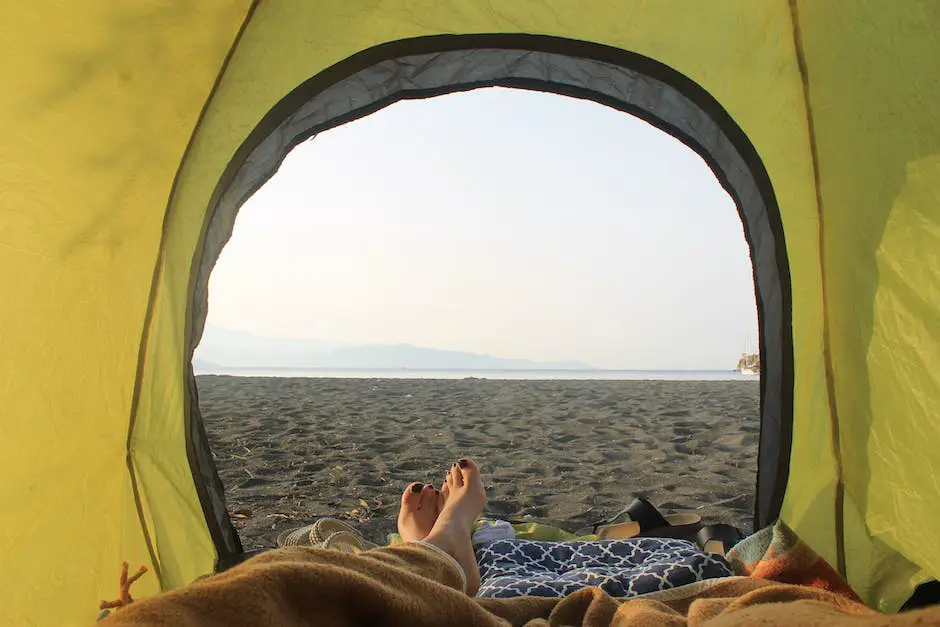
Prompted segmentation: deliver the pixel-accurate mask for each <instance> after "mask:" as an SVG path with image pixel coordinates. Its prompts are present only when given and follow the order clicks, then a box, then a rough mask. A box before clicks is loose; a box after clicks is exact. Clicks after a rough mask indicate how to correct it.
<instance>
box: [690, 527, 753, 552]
mask: <svg viewBox="0 0 940 627" xmlns="http://www.w3.org/2000/svg"><path fill="white" fill-rule="evenodd" d="M744 538H745V535H744V534H743V533H741V530H740V529H738V528H737V527H732V526H731V525H724V524H715V525H706V526H705V527H702V529H701V531H699V532H698V534H697V535H696V537H695V539H696V543H697V544H698V545H699V548H701V549H702V550H703V551H707V552H708V553H717V554H718V555H727V553H728V551H730V550H731V549H732V548H734V545H736V544H737V543H738V542H740V541H741V540H743V539H744Z"/></svg>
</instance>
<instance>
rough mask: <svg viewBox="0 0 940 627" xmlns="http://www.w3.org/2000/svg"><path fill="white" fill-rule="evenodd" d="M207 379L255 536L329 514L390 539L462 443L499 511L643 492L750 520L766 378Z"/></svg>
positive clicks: (215, 441)
mask: <svg viewBox="0 0 940 627" xmlns="http://www.w3.org/2000/svg"><path fill="white" fill-rule="evenodd" d="M197 380H198V386H199V401H200V407H201V409H202V414H203V417H204V420H205V425H206V430H207V432H208V435H209V442H210V444H211V447H212V452H213V456H214V457H215V460H216V464H217V466H218V470H219V475H220V477H221V478H222V481H223V483H224V484H225V493H226V497H227V502H228V509H229V513H230V514H231V516H232V520H233V522H234V523H235V525H236V527H237V528H238V530H239V534H240V535H241V538H242V542H243V544H244V545H245V548H246V549H249V548H270V547H273V546H274V544H275V538H276V537H277V534H278V533H280V532H281V531H283V530H284V529H288V528H291V527H296V526H299V525H302V524H306V523H308V522H312V521H313V520H315V519H316V518H319V517H323V516H332V517H337V518H341V519H345V520H348V521H350V522H351V523H353V524H354V525H355V526H357V527H358V528H359V529H361V530H362V531H363V533H364V534H365V535H366V537H368V538H370V539H372V540H373V541H376V542H383V543H384V542H385V539H386V537H387V534H388V533H389V532H391V531H394V528H395V517H396V516H397V512H398V502H399V498H400V496H401V491H402V489H403V488H404V487H405V486H406V485H407V484H408V483H410V482H411V481H424V482H429V483H434V484H437V485H439V484H440V483H441V481H442V480H443V476H444V472H445V470H446V468H447V467H448V466H449V465H450V464H452V463H453V462H454V461H455V460H456V459H457V458H458V457H460V456H462V455H470V456H473V457H475V458H476V459H477V460H478V461H479V462H480V466H481V468H482V470H483V473H484V479H485V485H486V489H487V494H488V498H489V502H488V504H487V509H486V513H487V514H489V515H491V516H496V517H502V518H511V519H524V518H531V519H535V520H539V521H543V522H550V523H553V524H555V525H557V526H560V527H562V528H564V529H567V530H569V531H579V530H584V529H585V528H587V527H589V526H590V525H591V524H592V523H594V522H597V521H598V520H602V519H604V518H605V517H606V516H609V515H611V514H613V513H615V512H617V511H618V510H620V509H621V508H622V507H624V506H625V505H626V504H628V503H629V502H630V501H631V500H632V499H633V496H634V495H635V494H643V495H646V496H647V497H648V498H649V499H650V500H651V501H652V502H654V503H656V504H657V505H658V506H659V508H660V509H661V510H662V511H663V512H664V513H665V512H685V511H691V512H695V513H698V514H701V515H702V516H703V518H705V519H706V521H713V522H727V523H731V524H734V525H737V526H738V527H740V528H741V529H743V530H745V531H746V532H749V531H750V530H751V517H752V512H753V497H754V486H755V480H756V469H757V446H758V434H759V430H760V418H759V396H760V392H759V383H758V382H757V381H701V382H699V381H499V380H486V379H462V380H414V379H410V380H409V379H286V378H261V377H257V378H256V377H222V376H200V377H198V378H197ZM588 530H589V529H588Z"/></svg>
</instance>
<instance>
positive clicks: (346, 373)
mask: <svg viewBox="0 0 940 627" xmlns="http://www.w3.org/2000/svg"><path fill="white" fill-rule="evenodd" d="M196 374H197V375H200V374H225V375H233V376H238V377H303V378H317V377H326V378H340V379H469V378H476V379H501V380H506V379H518V380H526V381H534V380H575V381H578V380H601V381H757V380H759V377H758V376H757V375H745V374H741V373H739V372H736V371H733V370H391V369H390V370H366V369H349V370H321V369H317V368H286V367H285V368H218V369H199V370H197V372H196Z"/></svg>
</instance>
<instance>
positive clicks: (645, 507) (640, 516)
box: [627, 496, 669, 532]
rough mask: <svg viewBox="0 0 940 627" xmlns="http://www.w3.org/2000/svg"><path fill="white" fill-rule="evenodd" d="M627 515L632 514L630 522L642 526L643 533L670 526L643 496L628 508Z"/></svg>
mask: <svg viewBox="0 0 940 627" xmlns="http://www.w3.org/2000/svg"><path fill="white" fill-rule="evenodd" d="M627 513H628V514H630V520H632V521H633V522H636V523H639V524H640V531H641V532H647V531H652V530H653V529H660V528H662V527H668V526H669V523H668V522H667V521H666V519H665V518H663V515H662V514H660V513H659V510H658V509H656V507H655V506H654V505H653V504H652V503H650V502H649V501H647V500H646V499H645V498H643V497H642V496H638V497H636V498H635V499H633V502H632V503H630V505H629V506H628V507H627Z"/></svg>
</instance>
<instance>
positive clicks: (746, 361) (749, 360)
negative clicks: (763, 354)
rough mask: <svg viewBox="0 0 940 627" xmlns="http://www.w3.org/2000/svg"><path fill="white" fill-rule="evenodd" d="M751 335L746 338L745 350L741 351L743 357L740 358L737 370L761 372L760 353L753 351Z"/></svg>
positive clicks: (744, 372)
mask: <svg viewBox="0 0 940 627" xmlns="http://www.w3.org/2000/svg"><path fill="white" fill-rule="evenodd" d="M753 350H754V349H753V347H752V345H751V338H750V336H748V337H746V338H745V339H744V352H743V353H741V359H739V360H738V366H737V368H735V371H736V372H740V373H741V374H748V375H758V374H760V353H755V352H753Z"/></svg>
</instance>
